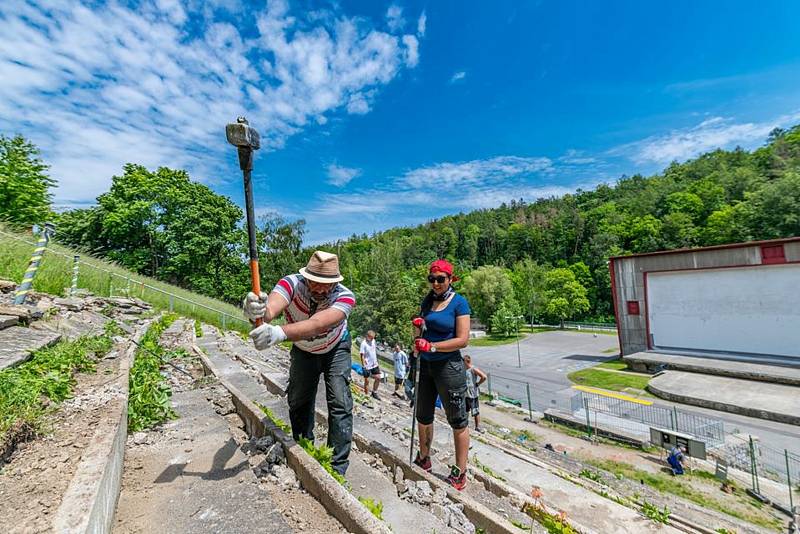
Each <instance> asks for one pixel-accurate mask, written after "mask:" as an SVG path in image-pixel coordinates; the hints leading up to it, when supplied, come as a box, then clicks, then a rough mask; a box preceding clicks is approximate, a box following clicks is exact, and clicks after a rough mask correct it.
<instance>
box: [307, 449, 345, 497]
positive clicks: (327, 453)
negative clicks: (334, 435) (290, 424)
mask: <svg viewBox="0 0 800 534" xmlns="http://www.w3.org/2000/svg"><path fill="white" fill-rule="evenodd" d="M299 444H300V446H301V447H303V449H304V450H305V451H306V452H307V453H308V454H309V455H310V456H311V457H312V458H314V459H315V460H316V461H317V462H319V465H321V466H322V468H323V469H324V470H325V471H327V472H328V474H329V475H330V476H332V477H333V478H334V480H336V482H338V483H339V484H341V485H342V486H345V487H346V486H347V480H345V478H344V477H343V476H342V475H341V474H339V473H338V472H337V471H336V470H335V469H334V468H333V465H331V461H332V460H333V449H332V448H331V447H328V446H327V445H320V446H319V447H317V446H315V445H314V442H313V441H311V440H310V439H307V438H300V441H299Z"/></svg>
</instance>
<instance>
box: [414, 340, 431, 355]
mask: <svg viewBox="0 0 800 534" xmlns="http://www.w3.org/2000/svg"><path fill="white" fill-rule="evenodd" d="M432 347H433V344H432V343H431V342H430V341H428V340H427V339H424V338H421V337H418V338H417V339H415V340H414V348H415V349H416V350H417V352H430V351H431V348H432Z"/></svg>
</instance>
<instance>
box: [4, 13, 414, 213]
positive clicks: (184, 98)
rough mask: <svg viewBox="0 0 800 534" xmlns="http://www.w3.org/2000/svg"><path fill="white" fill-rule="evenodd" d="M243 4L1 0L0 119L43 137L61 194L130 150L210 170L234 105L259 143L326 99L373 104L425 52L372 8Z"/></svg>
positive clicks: (141, 158) (352, 106)
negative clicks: (351, 13)
mask: <svg viewBox="0 0 800 534" xmlns="http://www.w3.org/2000/svg"><path fill="white" fill-rule="evenodd" d="M237 5H239V3H238V0H218V1H216V2H198V1H197V0H143V1H142V2H140V3H138V4H137V8H136V9H131V8H128V7H125V6H124V5H119V4H116V3H111V4H108V5H97V4H96V3H94V2H91V1H90V0H85V2H78V1H74V2H61V1H58V0H40V1H37V2H32V1H28V0H6V1H3V2H0V35H2V36H3V38H2V41H1V42H0V79H2V80H3V82H2V83H0V131H3V132H4V133H14V132H20V133H23V134H25V135H26V136H28V137H30V138H31V139H32V140H33V141H34V142H35V143H36V144H38V145H39V146H40V147H41V149H42V151H43V156H44V158H45V160H46V161H48V162H49V163H51V165H52V168H51V174H52V175H53V177H54V178H56V179H57V180H59V186H58V190H57V191H56V201H57V202H58V203H60V204H64V203H69V202H75V203H77V202H82V201H86V200H89V199H92V198H94V197H95V196H97V195H98V194H99V193H101V192H102V191H104V190H105V189H106V188H107V186H108V183H109V182H110V179H111V176H112V175H113V174H119V173H120V172H121V167H122V165H123V164H124V163H126V162H129V161H134V162H137V163H142V164H144V165H147V166H148V167H157V166H160V165H166V166H170V167H178V168H186V169H187V170H189V171H190V172H192V173H193V175H194V176H195V178H199V179H204V180H206V181H214V180H219V179H220V176H222V175H224V171H229V170H230V169H229V168H228V166H227V165H228V164H229V162H230V161H232V160H233V159H234V158H235V156H233V154H234V152H232V149H231V148H230V147H228V146H226V144H225V141H224V135H222V131H223V128H224V125H225V123H227V122H229V121H231V120H233V119H234V118H235V117H236V116H237V115H241V114H243V113H244V114H246V115H247V116H248V118H249V119H250V122H251V124H252V125H253V126H254V127H256V128H257V129H259V131H260V132H261V134H262V141H263V145H264V150H269V149H274V148H277V147H281V146H282V145H283V144H284V143H285V141H286V139H287V138H288V137H289V136H291V135H293V134H295V133H297V132H299V131H301V130H302V129H304V128H306V127H307V126H308V125H309V124H314V123H316V124H324V123H325V122H326V120H327V117H326V115H328V114H330V113H331V112H334V111H337V110H342V111H344V112H347V113H354V114H363V113H366V112H368V111H369V107H370V102H371V101H372V99H373V98H374V97H375V95H376V92H377V89H378V88H379V87H380V86H382V85H385V84H387V83H389V82H390V81H392V80H393V79H394V78H395V77H396V76H397V75H398V73H399V72H400V70H401V69H402V68H404V66H406V65H407V66H413V65H415V64H416V63H417V62H418V61H419V48H418V47H419V43H418V42H417V41H416V39H414V40H413V41H412V40H410V39H406V38H405V36H401V35H394V34H392V33H386V32H382V31H379V30H377V29H375V28H373V27H370V25H369V23H368V22H367V21H366V20H365V19H357V18H352V17H347V16H344V15H342V14H341V13H337V12H330V11H328V12H315V14H314V16H313V17H312V16H311V14H305V13H298V14H297V15H294V16H293V14H292V13H290V10H289V6H288V4H287V3H286V2H285V1H283V0H273V1H270V2H268V3H267V6H266V8H260V9H257V10H251V11H250V12H248V16H247V17H243V16H241V15H240V14H239V13H238V10H236V9H235V8H236V6H237ZM187 13H191V18H190V17H189V16H188V15H187ZM223 15H224V16H223ZM303 16H306V17H307V18H306V19H301V17H303ZM231 17H233V18H231Z"/></svg>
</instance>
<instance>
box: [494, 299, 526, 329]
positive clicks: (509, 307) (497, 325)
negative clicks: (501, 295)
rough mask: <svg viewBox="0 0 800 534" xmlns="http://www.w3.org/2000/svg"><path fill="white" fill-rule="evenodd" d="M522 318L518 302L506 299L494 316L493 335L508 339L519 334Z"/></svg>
mask: <svg viewBox="0 0 800 534" xmlns="http://www.w3.org/2000/svg"><path fill="white" fill-rule="evenodd" d="M521 317H522V315H520V309H519V305H518V304H517V301H516V300H514V299H512V298H506V299H504V300H503V302H501V303H500V306H498V308H497V310H496V311H495V312H494V313H493V314H492V318H491V325H492V328H491V330H492V334H494V335H496V336H505V337H508V336H510V335H512V334H514V333H516V332H519V327H520V322H521V319H520V318H521Z"/></svg>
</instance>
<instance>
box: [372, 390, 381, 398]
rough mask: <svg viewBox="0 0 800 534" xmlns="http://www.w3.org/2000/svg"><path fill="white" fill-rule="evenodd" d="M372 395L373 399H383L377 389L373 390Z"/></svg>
mask: <svg viewBox="0 0 800 534" xmlns="http://www.w3.org/2000/svg"><path fill="white" fill-rule="evenodd" d="M371 396H372V398H373V399H375V400H381V399H380V398H379V397H378V392H377V391H373V392H372V395H371Z"/></svg>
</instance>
